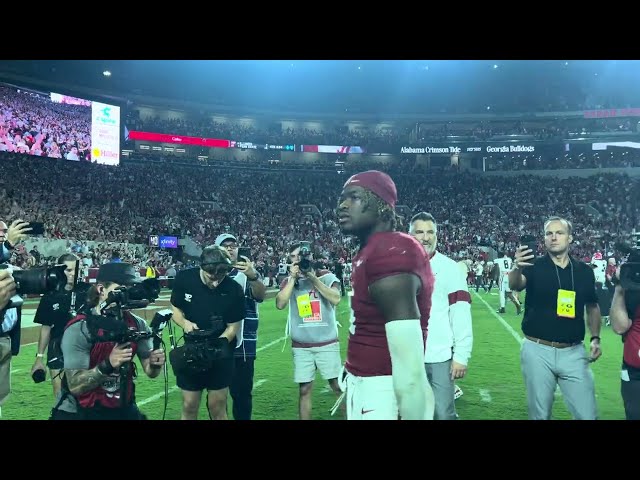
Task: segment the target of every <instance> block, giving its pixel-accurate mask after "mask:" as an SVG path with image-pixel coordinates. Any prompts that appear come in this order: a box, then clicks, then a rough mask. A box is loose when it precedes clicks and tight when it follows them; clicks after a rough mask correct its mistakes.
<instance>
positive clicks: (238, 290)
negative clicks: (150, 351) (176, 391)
mask: <svg viewBox="0 0 640 480" xmlns="http://www.w3.org/2000/svg"><path fill="white" fill-rule="evenodd" d="M232 268H233V263H232V262H231V259H230V257H229V254H228V253H227V251H226V250H225V249H223V248H222V247H217V246H209V247H206V248H205V249H204V250H203V251H202V254H201V255H200V267H199V268H189V269H186V270H182V271H181V272H180V273H178V275H177V276H176V279H175V282H174V285H173V291H172V294H171V305H172V310H173V321H174V322H176V324H178V325H179V326H180V327H181V328H182V329H183V330H184V333H185V335H184V341H185V343H184V345H182V346H180V347H178V348H176V349H174V350H172V351H171V355H170V358H169V360H170V361H171V367H172V368H173V373H175V375H176V384H177V385H178V387H179V388H180V389H182V420H197V418H198V409H199V408H200V399H201V397H202V390H207V391H208V398H207V406H208V409H209V416H210V418H211V419H213V420H227V395H228V391H229V384H230V383H231V379H232V376H233V367H234V359H233V350H234V348H235V346H236V335H237V333H238V330H239V328H240V322H241V321H242V320H243V319H244V317H245V298H244V292H243V290H242V287H241V286H240V285H239V284H238V283H236V282H235V281H233V280H232V279H231V278H229V277H228V276H227V275H228V274H229V272H231V270H232Z"/></svg>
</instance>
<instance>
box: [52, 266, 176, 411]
mask: <svg viewBox="0 0 640 480" xmlns="http://www.w3.org/2000/svg"><path fill="white" fill-rule="evenodd" d="M139 282H140V279H138V278H136V274H135V269H134V267H133V266H132V265H130V264H128V263H105V264H103V265H101V266H100V269H99V270H98V276H97V278H96V284H95V285H93V286H92V287H91V288H90V289H89V292H88V294H87V304H88V305H87V306H88V307H89V308H91V310H90V312H88V313H87V314H86V315H82V314H81V315H78V316H77V317H76V318H74V319H73V320H72V321H71V322H69V324H68V325H67V328H66V329H65V331H64V334H63V336H62V354H63V357H64V378H63V381H62V391H61V394H60V398H59V399H58V402H57V404H56V406H55V407H54V409H53V411H52V416H51V418H52V419H54V420H65V419H74V420H143V419H145V418H146V417H145V416H144V415H143V414H142V413H141V412H140V410H138V407H137V405H136V401H135V384H134V372H135V369H134V368H133V363H132V362H133V357H134V356H135V355H137V356H138V358H139V360H140V364H141V365H142V369H143V371H144V373H145V374H146V375H147V376H148V377H150V378H155V377H157V376H158V375H159V374H160V372H161V371H162V367H163V365H164V363H165V355H164V351H163V350H162V349H158V350H153V342H152V339H151V338H150V336H149V337H147V338H143V339H141V340H137V341H133V342H131V341H126V342H116V341H110V339H112V338H114V337H115V338H117V337H125V338H129V337H130V336H131V335H133V334H149V335H150V333H151V331H150V329H149V327H148V326H147V324H146V322H145V321H144V320H143V319H141V318H140V317H138V316H136V315H134V314H133V313H131V312H130V311H129V310H128V309H127V308H126V304H125V305H122V306H121V305H120V304H119V303H117V302H115V301H114V298H121V296H122V294H123V293H126V291H125V290H124V289H123V287H130V286H132V285H134V284H135V283H139ZM107 302H112V303H109V304H107ZM119 314H121V316H122V318H121V319H120V318H119V317H118V315H119ZM123 365H124V366H125V368H124V372H123V369H122V368H121V367H122V366H123ZM127 367H128V368H127ZM123 376H124V378H123ZM123 380H124V385H123V384H122V383H121V382H123ZM123 389H125V390H126V394H127V395H126V397H124V398H121V392H122V391H123Z"/></svg>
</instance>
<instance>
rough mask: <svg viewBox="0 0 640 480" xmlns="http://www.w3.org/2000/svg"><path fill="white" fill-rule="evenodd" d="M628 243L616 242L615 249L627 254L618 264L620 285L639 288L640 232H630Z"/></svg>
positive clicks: (625, 287) (630, 288) (628, 288)
mask: <svg viewBox="0 0 640 480" xmlns="http://www.w3.org/2000/svg"><path fill="white" fill-rule="evenodd" d="M631 238H632V243H631V244H630V245H627V244H622V243H618V244H616V249H617V250H619V251H621V252H622V253H625V254H627V255H628V257H627V261H626V262H625V263H623V264H622V265H621V266H620V285H621V286H622V288H624V289H625V290H640V232H638V231H636V230H635V229H634V230H633V232H632V233H631Z"/></svg>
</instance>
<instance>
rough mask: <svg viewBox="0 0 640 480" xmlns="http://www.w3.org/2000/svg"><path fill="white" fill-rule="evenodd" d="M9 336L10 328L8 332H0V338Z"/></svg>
mask: <svg viewBox="0 0 640 480" xmlns="http://www.w3.org/2000/svg"><path fill="white" fill-rule="evenodd" d="M10 336H11V330H9V331H8V332H4V333H0V338H4V337H10Z"/></svg>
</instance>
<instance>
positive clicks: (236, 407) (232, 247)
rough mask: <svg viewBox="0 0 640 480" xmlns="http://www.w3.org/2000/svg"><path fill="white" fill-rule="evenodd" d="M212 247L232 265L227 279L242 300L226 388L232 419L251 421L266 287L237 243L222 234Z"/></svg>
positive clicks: (232, 238)
mask: <svg viewBox="0 0 640 480" xmlns="http://www.w3.org/2000/svg"><path fill="white" fill-rule="evenodd" d="M215 244H216V245H217V246H219V247H222V248H224V249H225V250H226V251H227V253H228V254H229V258H230V259H231V261H232V262H233V264H234V268H233V270H231V272H230V273H229V278H232V279H233V280H235V281H236V282H237V283H238V284H239V285H240V287H242V291H243V292H244V297H245V310H246V312H245V317H244V320H243V321H242V324H241V327H240V331H239V332H238V338H240V339H241V341H242V344H241V345H239V346H238V348H236V349H235V355H234V356H235V365H234V371H233V380H232V381H231V385H230V386H229V391H230V393H231V398H232V399H233V418H234V420H251V410H252V394H251V392H252V390H253V374H254V365H255V360H256V344H257V342H258V325H259V315H258V305H257V304H258V303H262V302H263V300H264V297H265V295H266V293H267V288H266V287H265V286H264V284H263V283H262V275H260V274H259V273H258V272H257V271H256V269H255V267H254V264H253V262H252V261H251V260H250V259H249V258H247V257H246V256H242V255H239V253H238V240H237V239H236V237H234V236H233V235H230V234H228V233H223V234H221V235H218V238H216V241H215Z"/></svg>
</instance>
